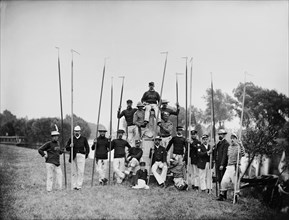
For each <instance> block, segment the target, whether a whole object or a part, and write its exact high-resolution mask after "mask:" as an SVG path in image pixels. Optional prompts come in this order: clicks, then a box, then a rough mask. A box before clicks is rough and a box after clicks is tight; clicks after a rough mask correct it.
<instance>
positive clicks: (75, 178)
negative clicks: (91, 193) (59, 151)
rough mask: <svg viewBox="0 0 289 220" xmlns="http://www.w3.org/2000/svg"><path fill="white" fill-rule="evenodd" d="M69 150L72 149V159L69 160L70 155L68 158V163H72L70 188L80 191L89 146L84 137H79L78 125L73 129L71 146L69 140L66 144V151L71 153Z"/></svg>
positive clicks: (79, 129)
mask: <svg viewBox="0 0 289 220" xmlns="http://www.w3.org/2000/svg"><path fill="white" fill-rule="evenodd" d="M71 148H73V158H71V154H70V157H69V162H70V163H72V170H71V172H72V177H71V183H72V184H71V186H72V189H74V190H80V189H81V188H82V184H83V178H84V168H85V159H86V158H87V157H88V154H89V145H88V142H87V139H86V137H83V136H82V135H81V128H80V126H78V125H77V126H75V128H74V136H73V144H72V143H71V138H69V140H68V142H67V144H66V150H67V151H71Z"/></svg>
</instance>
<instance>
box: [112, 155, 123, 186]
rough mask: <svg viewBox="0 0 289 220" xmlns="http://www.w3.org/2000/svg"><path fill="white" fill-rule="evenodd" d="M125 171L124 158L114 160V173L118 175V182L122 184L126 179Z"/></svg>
mask: <svg viewBox="0 0 289 220" xmlns="http://www.w3.org/2000/svg"><path fill="white" fill-rule="evenodd" d="M124 169H125V166H124V157H122V158H114V159H113V171H114V172H115V174H116V182H117V183H121V182H122V180H123V179H124V177H125V174H124V173H123V172H124Z"/></svg>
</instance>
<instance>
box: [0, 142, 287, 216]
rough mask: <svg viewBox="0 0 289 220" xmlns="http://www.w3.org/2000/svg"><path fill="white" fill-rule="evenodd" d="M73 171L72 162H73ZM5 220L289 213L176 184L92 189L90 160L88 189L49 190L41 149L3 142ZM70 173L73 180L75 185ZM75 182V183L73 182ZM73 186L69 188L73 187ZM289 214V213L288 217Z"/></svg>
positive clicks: (0, 157) (0, 149)
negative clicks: (222, 199) (183, 188)
mask: <svg viewBox="0 0 289 220" xmlns="http://www.w3.org/2000/svg"><path fill="white" fill-rule="evenodd" d="M67 168H68V174H70V169H69V168H70V165H69V164H68V166H67ZM0 169H1V170H0V171H1V179H0V185H1V204H0V205H1V206H0V211H1V216H0V217H1V219H283V218H285V217H286V216H284V215H281V214H278V213H276V212H275V211H273V210H271V209H269V208H267V207H265V206H263V205H262V204H261V203H260V202H259V201H257V200H255V199H253V198H250V197H246V198H241V200H240V202H239V203H238V204H235V205H233V204H232V203H231V202H227V201H226V202H218V201H216V200H215V196H214V195H208V194H205V193H201V192H197V191H192V190H189V191H185V192H179V191H177V190H176V189H175V188H174V187H173V186H172V187H168V188H166V189H161V188H159V187H157V186H154V185H152V186H151V189H150V190H133V189H131V188H130V187H129V186H128V184H123V185H112V186H99V185H97V184H98V183H97V178H96V177H97V176H95V184H96V185H95V186H94V187H90V181H91V171H92V160H91V159H87V160H86V169H85V170H86V171H85V181H84V186H83V189H82V190H80V191H72V190H70V189H63V190H61V191H53V192H50V193H47V192H46V190H45V184H46V170H45V163H44V159H43V158H42V157H41V156H40V155H39V154H38V152H37V151H36V150H33V149H27V148H21V147H16V146H8V145H0ZM69 176H70V175H68V183H70V180H69ZM68 186H69V184H68ZM68 188H69V187H68ZM287 217H288V216H287Z"/></svg>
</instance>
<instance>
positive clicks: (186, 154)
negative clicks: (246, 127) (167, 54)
mask: <svg viewBox="0 0 289 220" xmlns="http://www.w3.org/2000/svg"><path fill="white" fill-rule="evenodd" d="M160 102H161V103H160ZM132 103H133V102H132V101H131V100H127V108H126V109H125V110H123V111H122V112H121V111H120V110H121V109H120V108H119V110H118V113H117V117H118V118H121V117H122V116H124V117H125V120H126V124H127V129H126V132H127V134H126V136H127V140H124V139H123V135H124V133H125V131H124V130H123V129H119V130H118V131H117V137H116V138H115V139H113V140H111V139H110V137H109V138H107V137H106V132H107V131H106V130H105V129H98V131H99V136H98V137H97V138H96V139H95V140H94V143H93V145H92V146H91V149H92V150H95V159H96V171H97V172H98V176H99V183H100V184H101V185H106V184H107V181H108V175H107V173H108V172H107V171H108V166H109V164H108V161H109V160H108V153H109V150H114V158H113V160H112V163H113V173H114V177H115V180H116V183H119V184H120V183H122V182H123V180H124V179H125V178H126V177H127V176H130V177H132V185H133V188H144V189H148V188H149V186H148V185H147V182H148V171H147V170H146V169H145V165H146V164H145V162H144V160H143V158H142V156H143V150H142V148H141V141H142V137H143V135H144V131H145V129H147V127H148V126H149V125H148V124H149V121H150V117H151V115H150V114H151V110H152V109H153V110H154V113H155V114H154V120H155V121H156V122H157V125H158V132H157V136H155V137H154V138H153V139H152V140H153V145H154V146H153V147H152V148H151V149H150V155H149V157H150V158H151V159H150V160H151V163H150V164H151V172H152V174H153V175H154V177H155V179H156V181H157V183H158V185H159V186H160V187H165V185H166V184H165V183H166V179H167V175H170V174H171V175H172V177H173V181H174V185H175V186H176V188H178V189H180V190H184V189H187V187H188V184H189V182H191V184H192V187H193V189H200V190H202V191H203V192H210V190H211V189H212V178H211V177H212V173H211V172H212V166H211V165H210V164H211V163H210V162H211V161H214V162H215V170H216V178H217V181H218V182H219V184H221V188H220V196H219V198H218V199H219V200H220V201H223V200H225V199H226V198H227V193H226V191H227V185H228V183H229V182H230V181H234V178H235V177H236V173H238V172H237V167H238V166H237V154H238V152H241V153H240V156H243V155H244V147H243V146H242V144H241V143H240V142H238V137H237V135H236V134H234V133H233V134H232V135H231V142H232V143H231V144H229V143H228V141H227V140H226V139H225V136H226V134H227V132H226V131H225V130H223V129H221V130H220V131H219V132H218V135H219V142H218V143H217V144H216V146H214V147H211V146H210V145H209V143H208V139H209V136H208V135H206V134H205V135H202V137H201V141H199V140H198V138H197V131H196V130H192V131H190V132H191V139H186V138H185V137H184V136H183V130H184V129H183V127H180V126H178V127H177V128H176V130H177V135H176V136H174V137H172V131H173V124H172V122H171V121H170V120H169V117H170V115H172V114H174V115H178V113H179V106H178V104H177V110H176V111H174V110H172V109H170V108H168V107H167V104H168V101H165V100H161V99H160V96H159V94H158V93H157V92H156V91H155V90H154V83H153V82H150V83H149V90H148V91H147V92H145V93H144V95H143V97H142V99H141V102H139V103H138V104H137V109H134V108H132ZM160 104H162V106H161V107H160ZM159 114H160V115H159ZM159 116H160V117H159ZM51 136H52V141H50V142H47V143H46V144H44V145H43V146H41V147H40V149H39V153H40V154H41V155H42V156H43V157H45V159H46V167H47V191H51V190H52V183H53V182H52V181H53V172H55V173H56V176H57V177H56V182H57V185H58V186H59V187H61V184H62V182H61V181H62V173H61V169H60V167H59V165H60V163H59V155H60V154H61V153H63V151H62V150H61V149H60V147H59V143H58V136H59V133H58V131H53V132H52V133H51ZM66 150H67V151H71V150H72V151H73V155H72V156H73V158H70V159H69V161H70V162H71V163H72V179H71V181H72V188H73V189H75V190H79V189H81V187H82V184H83V176H84V167H85V159H86V158H87V157H88V154H89V151H90V147H89V145H88V142H87V139H86V138H85V137H83V136H81V128H80V127H79V126H76V127H75V128H74V137H73V140H71V139H69V140H68V142H67V144H66ZM70 155H71V154H70ZM186 164H187V165H186ZM188 164H189V166H188ZM186 167H188V172H187V169H186ZM149 171H150V170H149Z"/></svg>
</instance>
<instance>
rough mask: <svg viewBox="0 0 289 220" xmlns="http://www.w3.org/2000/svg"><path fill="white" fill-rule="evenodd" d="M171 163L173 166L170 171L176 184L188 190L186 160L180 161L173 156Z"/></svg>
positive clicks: (179, 188)
mask: <svg viewBox="0 0 289 220" xmlns="http://www.w3.org/2000/svg"><path fill="white" fill-rule="evenodd" d="M170 164H171V166H170V168H169V171H168V172H170V173H173V177H174V179H173V181H174V186H175V187H176V188H177V189H178V190H187V189H188V184H187V182H186V181H185V175H186V166H185V162H183V161H179V160H178V159H176V158H173V159H171V161H170Z"/></svg>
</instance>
